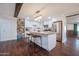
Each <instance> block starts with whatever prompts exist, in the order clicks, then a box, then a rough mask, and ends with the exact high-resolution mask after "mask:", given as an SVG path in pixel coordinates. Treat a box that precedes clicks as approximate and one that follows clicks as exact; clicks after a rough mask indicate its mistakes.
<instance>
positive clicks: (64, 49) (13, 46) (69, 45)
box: [0, 38, 79, 56]
mask: <svg viewBox="0 0 79 59" xmlns="http://www.w3.org/2000/svg"><path fill="white" fill-rule="evenodd" d="M34 47H35V48H34ZM0 55H2V56H5V55H6V56H79V39H78V38H68V39H67V41H66V42H65V43H64V44H62V43H61V42H57V45H56V47H55V48H54V49H53V50H51V51H50V52H48V51H46V50H44V49H43V48H41V47H39V46H37V45H35V44H33V43H31V44H30V45H29V44H28V43H27V42H26V40H20V41H6V42H0Z"/></svg>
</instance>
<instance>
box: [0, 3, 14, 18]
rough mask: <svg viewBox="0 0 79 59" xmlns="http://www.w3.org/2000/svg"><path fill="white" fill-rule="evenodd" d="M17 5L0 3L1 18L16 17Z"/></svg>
mask: <svg viewBox="0 0 79 59" xmlns="http://www.w3.org/2000/svg"><path fill="white" fill-rule="evenodd" d="M14 11H15V3H0V16H8V17H9V16H12V17H13V16H14Z"/></svg>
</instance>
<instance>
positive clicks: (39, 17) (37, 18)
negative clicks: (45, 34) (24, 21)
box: [34, 15, 42, 21]
mask: <svg viewBox="0 0 79 59" xmlns="http://www.w3.org/2000/svg"><path fill="white" fill-rule="evenodd" d="M41 19H42V16H41V15H40V16H37V17H35V19H34V20H35V21H40V20H41Z"/></svg>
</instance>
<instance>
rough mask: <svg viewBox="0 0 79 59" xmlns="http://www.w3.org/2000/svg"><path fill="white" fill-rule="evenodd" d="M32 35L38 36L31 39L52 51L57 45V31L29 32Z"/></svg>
mask: <svg viewBox="0 0 79 59" xmlns="http://www.w3.org/2000/svg"><path fill="white" fill-rule="evenodd" d="M29 33H30V34H31V37H32V36H37V37H36V38H34V37H32V38H31V39H30V40H31V41H32V42H34V43H35V44H37V45H38V46H40V47H42V48H44V49H46V50H47V51H51V50H52V49H53V48H55V46H56V33H55V32H44V31H43V32H37V31H34V32H29Z"/></svg>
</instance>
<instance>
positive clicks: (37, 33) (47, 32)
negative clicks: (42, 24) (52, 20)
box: [30, 31, 56, 35]
mask: <svg viewBox="0 0 79 59" xmlns="http://www.w3.org/2000/svg"><path fill="white" fill-rule="evenodd" d="M30 33H31V34H33V35H51V34H56V32H51V31H41V32H37V31H31V32H30Z"/></svg>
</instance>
